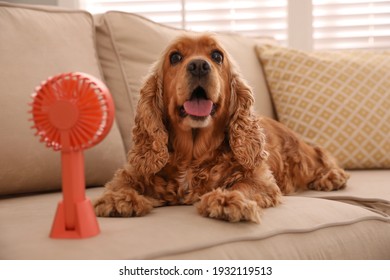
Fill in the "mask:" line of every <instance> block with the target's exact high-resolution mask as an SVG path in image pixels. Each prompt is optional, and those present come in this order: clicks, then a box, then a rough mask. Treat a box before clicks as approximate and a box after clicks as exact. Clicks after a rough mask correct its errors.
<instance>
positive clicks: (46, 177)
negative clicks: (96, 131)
mask: <svg viewBox="0 0 390 280" xmlns="http://www.w3.org/2000/svg"><path fill="white" fill-rule="evenodd" d="M71 71H80V72H86V73H89V74H91V75H93V76H96V77H97V78H100V79H102V75H101V69H100V65H99V61H98V58H97V54H96V48H95V32H94V24H93V18H92V16H91V15H90V14H89V13H87V12H83V11H67V10H61V9H56V8H45V7H35V6H34V7H33V6H26V5H12V4H7V3H0V104H1V110H0V125H1V130H0V135H1V136H0V178H1V180H0V196H1V195H9V194H18V193H29V192H37V191H50V190H58V189H60V188H61V167H60V160H61V157H60V153H59V152H54V151H53V150H52V149H48V148H46V147H45V145H44V144H43V143H40V142H39V137H36V136H34V133H35V132H34V131H33V130H32V129H31V128H30V127H31V126H32V125H33V123H32V122H31V121H29V119H30V118H31V115H30V114H29V113H28V111H29V110H30V108H29V105H28V103H29V102H31V101H32V99H31V97H30V96H31V94H32V93H33V91H34V89H35V87H37V86H39V85H40V83H41V81H43V80H46V79H47V78H48V77H49V76H54V75H56V74H59V73H61V72H71ZM124 161H125V150H124V146H123V142H122V139H121V137H120V134H119V130H118V127H117V125H116V124H114V126H113V128H112V129H111V132H110V134H109V135H108V136H107V138H106V139H105V140H103V142H101V143H100V144H99V145H97V146H95V147H93V148H91V149H89V150H86V152H85V162H86V181H87V185H88V186H96V185H102V184H104V183H105V182H106V181H107V180H109V179H110V178H111V177H112V174H113V173H114V171H115V170H116V169H117V168H118V167H120V166H122V164H123V162H124Z"/></svg>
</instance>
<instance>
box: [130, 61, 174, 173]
mask: <svg viewBox="0 0 390 280" xmlns="http://www.w3.org/2000/svg"><path fill="white" fill-rule="evenodd" d="M162 94H163V89H162V70H161V66H160V64H159V63H157V64H155V65H154V66H153V68H152V72H151V73H150V74H149V76H148V77H147V79H146V81H145V82H144V84H143V87H142V89H141V91H140V99H139V101H138V106H137V111H136V116H135V126H134V129H133V147H132V149H131V150H130V152H129V155H128V161H129V163H130V165H131V166H132V167H133V168H135V170H136V171H137V172H138V174H140V175H144V176H145V175H146V176H147V175H151V174H155V173H157V172H158V171H160V170H161V169H162V168H163V167H164V166H165V165H166V163H167V162H168V158H169V154H168V133H167V130H166V127H165V125H164V120H163V114H164V104H163V97H162Z"/></svg>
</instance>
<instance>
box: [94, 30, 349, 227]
mask: <svg viewBox="0 0 390 280" xmlns="http://www.w3.org/2000/svg"><path fill="white" fill-rule="evenodd" d="M253 103H254V98H253V94H252V91H251V89H250V87H249V86H248V85H247V84H246V82H245V81H244V80H243V79H242V78H241V76H240V74H239V73H238V72H237V68H236V66H235V65H234V63H233V61H232V59H231V58H230V57H229V54H228V53H227V52H226V51H225V50H224V49H223V47H222V46H221V44H220V43H219V42H218V41H217V40H216V38H215V37H214V36H212V35H209V34H200V35H191V36H189V35H186V36H182V37H179V38H178V39H177V40H175V41H174V42H173V43H172V44H171V45H170V46H168V48H167V49H166V50H165V52H164V54H163V55H162V57H161V59H160V60H159V61H157V63H156V64H155V65H154V66H153V68H152V71H151V73H150V74H149V76H148V77H147V79H146V81H145V83H144V85H143V87H142V89H141V92H140V100H139V103H138V107H137V112H136V118H135V127H134V130H133V141H134V143H133V146H132V149H131V150H130V152H129V154H128V163H127V164H125V166H124V167H123V168H121V169H119V170H118V171H117V172H116V173H115V175H114V177H113V179H112V180H111V181H110V182H108V183H107V184H106V186H105V190H104V193H103V194H102V196H101V197H100V198H98V199H97V200H96V201H95V202H94V207H95V212H96V214H97V215H98V216H110V217H111V216H114V217H117V216H122V217H130V216H143V215H145V214H147V213H149V212H150V211H151V210H152V208H153V207H159V206H164V205H178V204H194V205H195V207H196V208H197V210H198V212H199V214H200V215H202V216H205V217H210V218H216V219H222V220H227V221H230V222H238V221H252V222H256V223H258V222H260V216H261V212H262V208H267V207H272V206H276V205H278V204H279V203H280V202H281V196H282V194H289V193H293V192H296V191H299V190H304V189H313V190H321V191H331V190H337V189H341V188H344V187H345V186H346V181H347V179H348V175H347V174H346V173H345V172H344V170H343V169H341V168H339V167H338V166H337V164H336V162H335V160H334V158H333V157H332V156H331V155H330V154H328V153H327V152H326V151H324V150H323V149H322V148H320V147H316V146H312V145H309V144H306V143H305V142H304V141H303V140H301V139H300V138H299V137H298V136H297V135H296V134H295V133H294V132H292V131H291V130H289V129H288V128H286V127H285V126H283V125H282V124H280V123H278V122H277V121H274V120H272V119H269V118H265V117H260V116H256V115H255V114H254V112H253Z"/></svg>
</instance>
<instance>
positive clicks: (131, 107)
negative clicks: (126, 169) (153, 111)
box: [96, 11, 273, 148]
mask: <svg viewBox="0 0 390 280" xmlns="http://www.w3.org/2000/svg"><path fill="white" fill-rule="evenodd" d="M185 32H186V31H183V30H179V29H174V28H170V27H167V26H164V25H161V24H158V23H154V22H152V21H150V20H148V19H145V18H143V17H141V16H138V15H135V14H131V13H124V12H115V11H112V12H107V13H105V14H103V15H97V16H96V33H97V35H96V36H97V49H98V54H99V58H100V61H101V64H102V67H103V72H104V76H105V79H106V81H107V85H108V87H109V88H110V90H111V92H112V93H113V96H114V99H115V105H116V108H117V117H118V125H119V129H120V131H121V134H122V137H123V139H124V142H125V143H126V146H127V148H129V147H130V145H131V130H132V127H133V124H134V123H133V121H134V113H135V109H136V105H137V102H138V94H139V90H140V87H141V85H142V81H143V79H144V77H145V76H146V74H147V73H148V71H149V68H150V66H151V65H152V64H153V63H154V62H155V61H156V60H157V59H158V58H159V56H160V54H161V52H162V51H163V49H164V48H165V47H166V46H167V45H168V44H169V42H170V41H171V40H172V39H174V38H175V37H176V36H178V35H180V34H183V33H185ZM218 37H219V38H220V40H221V42H222V43H223V44H224V45H225V47H226V49H227V50H228V51H229V53H230V54H231V55H232V56H233V58H234V59H235V60H236V61H237V62H238V65H239V66H240V68H241V71H242V73H243V75H244V77H245V78H246V79H247V80H248V82H249V84H250V85H251V86H252V87H253V89H254V92H255V94H256V108H257V110H258V111H259V112H260V113H262V114H264V115H267V116H273V111H272V105H271V102H270V97H269V94H268V90H267V88H266V84H265V81H264V78H263V74H262V69H261V66H260V64H259V62H258V60H257V57H256V53H255V50H254V48H255V45H256V42H257V43H258V42H270V41H273V40H272V39H270V38H263V39H261V38H259V39H256V40H255V39H249V38H246V37H242V36H239V35H234V34H219V35H218Z"/></svg>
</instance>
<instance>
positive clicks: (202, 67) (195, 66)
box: [187, 59, 211, 77]
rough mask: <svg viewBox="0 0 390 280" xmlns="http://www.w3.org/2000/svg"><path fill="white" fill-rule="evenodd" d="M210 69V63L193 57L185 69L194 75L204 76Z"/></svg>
mask: <svg viewBox="0 0 390 280" xmlns="http://www.w3.org/2000/svg"><path fill="white" fill-rule="evenodd" d="M210 70H211V66H210V64H209V63H208V62H207V61H206V60H203V59H194V60H192V61H190V63H188V65H187V71H188V72H190V73H191V74H192V75H193V76H196V77H203V76H206V75H207V74H208V73H209V72H210Z"/></svg>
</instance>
